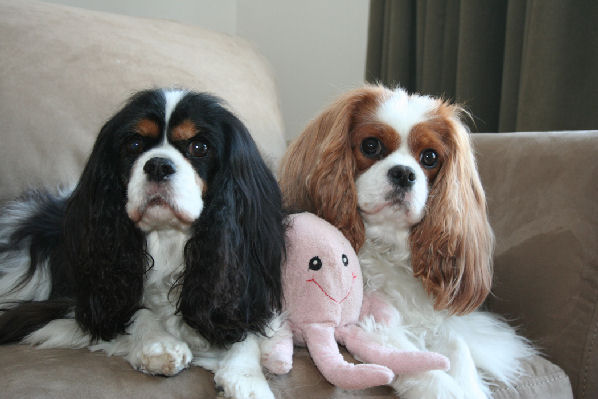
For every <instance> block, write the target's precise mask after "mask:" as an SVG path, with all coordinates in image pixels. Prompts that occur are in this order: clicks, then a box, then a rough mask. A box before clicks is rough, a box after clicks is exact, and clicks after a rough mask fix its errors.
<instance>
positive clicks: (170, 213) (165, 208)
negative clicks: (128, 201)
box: [127, 197, 195, 232]
mask: <svg viewBox="0 0 598 399" xmlns="http://www.w3.org/2000/svg"><path fill="white" fill-rule="evenodd" d="M127 208H128V209H130V210H129V211H128V215H129V218H130V219H131V221H133V223H135V225H136V226H137V227H138V228H139V229H141V230H142V231H145V232H149V231H155V230H170V229H175V230H181V231H186V230H188V229H189V228H190V227H191V225H192V224H193V222H194V221H195V217H193V216H192V215H190V213H189V212H186V211H185V210H183V209H181V208H180V207H178V206H177V205H176V204H173V203H172V202H171V201H169V200H167V199H164V198H162V197H154V198H151V199H149V200H148V201H147V202H145V203H143V204H140V205H139V206H132V207H127Z"/></svg>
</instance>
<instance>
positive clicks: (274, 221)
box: [178, 111, 285, 346]
mask: <svg viewBox="0 0 598 399" xmlns="http://www.w3.org/2000/svg"><path fill="white" fill-rule="evenodd" d="M226 112H227V113H228V111H226ZM223 119H224V120H226V122H225V123H224V124H223V128H222V130H223V134H224V135H225V137H224V140H225V143H224V146H223V147H224V151H223V153H222V155H221V157H220V159H221V161H220V164H219V165H218V166H217V168H216V169H215V175H214V176H213V177H212V178H210V179H209V180H208V191H207V193H206V195H205V198H204V200H205V207H204V210H203V212H202V214H201V216H200V218H199V219H198V220H197V221H196V223H195V224H194V227H193V228H194V236H193V237H192V239H191V240H190V241H189V242H188V243H187V245H186V247H185V262H186V265H185V272H184V275H183V278H182V290H181V294H180V297H179V303H178V310H179V312H180V313H181V314H182V315H183V318H184V320H185V321H186V322H187V324H189V325H190V326H191V327H193V328H194V329H196V330H197V331H198V332H199V333H200V334H201V335H202V336H203V337H205V338H206V339H207V340H208V341H210V342H211V343H213V344H216V345H219V346H226V345H229V344H232V343H234V342H237V341H240V340H242V339H244V337H245V336H246V334H247V331H252V332H258V333H264V329H265V327H266V324H267V322H268V321H269V319H270V318H271V317H272V315H273V314H274V311H278V310H280V308H281V295H282V286H281V281H280V265H281V261H282V257H283V254H284V250H285V249H284V228H283V215H282V210H281V206H282V203H281V202H282V199H281V195H280V190H279V188H278V185H277V183H276V180H275V178H274V176H273V174H272V173H271V172H270V170H269V169H268V167H267V166H266V164H265V163H264V161H263V160H262V158H261V156H260V154H259V152H258V150H257V147H256V145H255V143H254V141H253V140H252V138H251V137H250V135H249V132H248V131H247V130H246V128H245V127H244V126H243V124H242V123H241V122H240V121H239V120H238V119H237V118H236V117H234V116H233V115H232V114H230V113H229V114H228V115H227V116H226V118H223Z"/></svg>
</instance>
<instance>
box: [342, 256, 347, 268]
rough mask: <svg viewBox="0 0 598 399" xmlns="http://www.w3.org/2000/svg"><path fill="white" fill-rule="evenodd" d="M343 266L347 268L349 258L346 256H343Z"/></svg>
mask: <svg viewBox="0 0 598 399" xmlns="http://www.w3.org/2000/svg"><path fill="white" fill-rule="evenodd" d="M342 259H343V265H345V266H349V258H347V255H345V254H343V258H342Z"/></svg>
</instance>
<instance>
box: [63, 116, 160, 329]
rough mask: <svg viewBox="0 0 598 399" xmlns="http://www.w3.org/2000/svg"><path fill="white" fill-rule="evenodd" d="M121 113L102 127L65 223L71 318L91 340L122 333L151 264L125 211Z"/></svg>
mask: <svg viewBox="0 0 598 399" xmlns="http://www.w3.org/2000/svg"><path fill="white" fill-rule="evenodd" d="M125 117H126V115H125V112H124V110H123V111H121V112H120V113H118V114H116V115H115V116H114V117H113V118H112V119H111V120H110V121H108V122H107V123H106V124H105V125H104V127H103V128H102V130H101V131H100V134H99V136H98V138H97V140H96V143H95V145H94V147H93V150H92V153H91V156H90V158H89V160H88V162H87V165H86V166H85V169H84V170H83V173H82V175H81V179H80V180H79V184H78V185H77V187H76V188H75V190H74V192H73V194H72V195H71V197H70V199H69V201H68V204H67V209H66V216H65V222H64V231H63V234H64V246H65V254H66V260H65V261H66V263H67V267H68V268H69V273H68V274H69V275H70V276H71V278H72V280H73V281H72V282H71V284H72V286H73V287H74V294H75V300H76V307H75V318H76V319H77V321H78V322H79V324H80V325H81V327H82V328H83V329H84V330H86V331H87V332H89V334H90V335H91V336H92V339H94V340H97V339H99V338H101V339H103V340H110V339H112V338H114V336H115V335H117V334H119V333H122V332H124V330H125V328H126V326H127V323H128V322H129V320H130V318H131V316H132V315H133V313H134V312H135V310H136V309H138V307H139V304H140V300H141V297H142V292H143V276H144V273H145V270H146V268H147V265H148V263H149V262H148V257H147V255H146V252H145V240H144V237H143V235H142V233H141V231H139V230H138V229H137V228H136V227H135V226H134V224H133V223H132V222H131V220H130V219H129V218H128V217H127V214H126V211H125V205H126V178H124V177H123V173H122V171H121V168H122V164H121V159H120V158H121V156H120V147H119V144H118V143H119V140H118V139H117V137H115V136H116V135H117V132H118V130H119V129H120V128H122V126H123V124H124V123H125Z"/></svg>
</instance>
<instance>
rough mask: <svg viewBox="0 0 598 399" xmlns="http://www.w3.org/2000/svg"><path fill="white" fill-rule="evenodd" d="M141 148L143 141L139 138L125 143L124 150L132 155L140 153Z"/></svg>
mask: <svg viewBox="0 0 598 399" xmlns="http://www.w3.org/2000/svg"><path fill="white" fill-rule="evenodd" d="M143 148H144V145H143V139H142V138H141V137H133V138H131V139H129V140H128V141H127V142H126V143H125V149H126V150H127V152H128V153H129V154H132V155H135V154H139V153H141V152H142V151H143Z"/></svg>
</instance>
